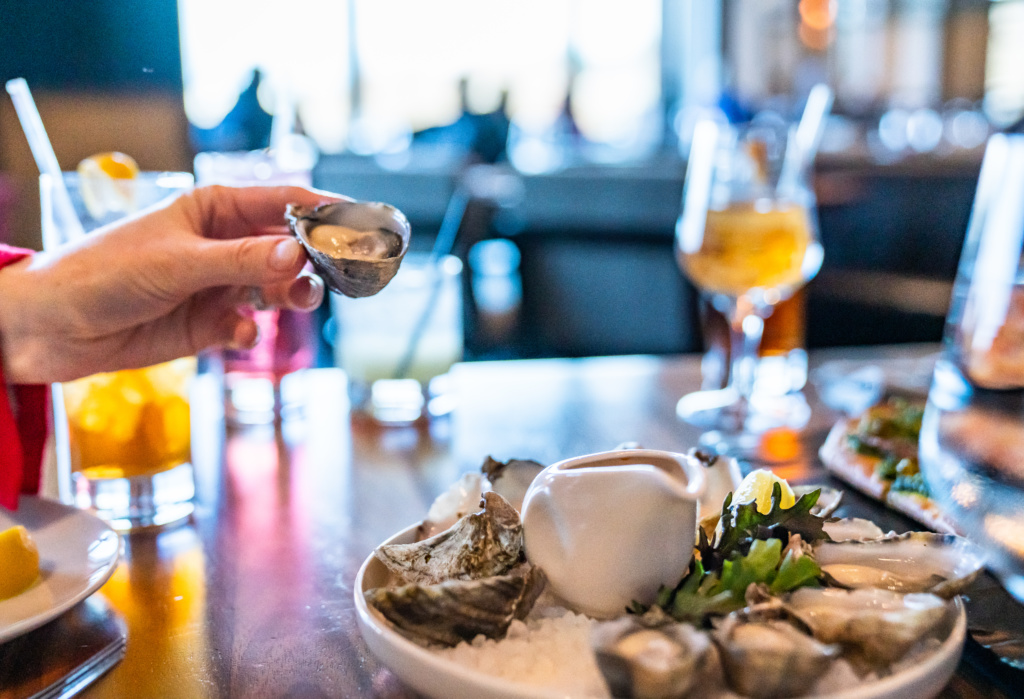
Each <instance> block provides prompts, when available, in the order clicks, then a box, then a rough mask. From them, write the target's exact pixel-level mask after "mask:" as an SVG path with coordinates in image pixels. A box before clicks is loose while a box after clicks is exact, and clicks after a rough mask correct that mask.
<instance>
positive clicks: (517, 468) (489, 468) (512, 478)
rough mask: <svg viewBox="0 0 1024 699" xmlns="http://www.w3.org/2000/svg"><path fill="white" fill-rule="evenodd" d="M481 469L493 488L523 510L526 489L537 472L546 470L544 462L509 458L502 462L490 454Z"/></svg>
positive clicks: (515, 506)
mask: <svg viewBox="0 0 1024 699" xmlns="http://www.w3.org/2000/svg"><path fill="white" fill-rule="evenodd" d="M480 470H481V471H482V472H483V474H484V475H485V476H486V477H487V481H488V482H489V483H490V485H491V490H493V491H494V492H495V493H498V494H499V495H501V496H502V497H503V498H505V499H506V500H508V502H509V504H510V505H512V507H514V508H516V510H518V511H520V512H522V511H523V499H524V498H525V497H526V491H527V490H529V488H530V484H531V483H533V479H534V478H536V477H537V474H538V473H540V472H541V471H543V470H544V464H540V463H537V462H536V461H533V460H531V459H509V460H508V461H504V462H502V461H498V460H496V459H493V458H491V457H490V456H488V457H487V459H486V460H484V463H483V465H482V466H481V467H480Z"/></svg>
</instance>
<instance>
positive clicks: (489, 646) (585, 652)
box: [355, 450, 984, 699]
mask: <svg viewBox="0 0 1024 699" xmlns="http://www.w3.org/2000/svg"><path fill="white" fill-rule="evenodd" d="M644 454H650V458H649V459H645V457H644ZM622 459H623V454H622V453H621V452H607V453H603V454H597V455H588V456H587V457H578V458H577V459H573V460H569V461H570V462H571V463H572V467H571V468H570V467H566V464H565V463H564V462H560V463H559V464H552V465H550V466H545V465H543V464H539V463H537V462H534V461H530V460H519V459H512V460H509V461H507V462H501V461H497V460H495V459H492V458H490V457H488V458H487V459H486V460H485V462H484V463H483V465H482V467H481V469H480V471H479V472H475V473H468V474H466V475H464V476H463V477H462V478H461V479H460V480H459V481H458V482H456V483H455V484H453V485H452V486H451V488H450V489H449V490H448V491H446V492H445V493H443V494H442V495H441V496H440V497H438V499H437V500H436V501H435V502H434V504H433V505H432V506H431V507H430V509H429V511H428V512H427V514H426V516H425V517H424V519H423V520H422V521H421V522H419V523H418V524H416V525H414V526H412V527H409V528H408V529H406V530H404V531H401V532H398V533H397V534H396V535H394V536H393V537H391V538H390V539H388V540H387V541H385V542H384V543H382V544H381V545H380V546H378V547H377V549H376V550H375V551H374V552H373V553H372V554H371V555H370V556H369V557H368V558H367V559H366V561H365V562H364V564H363V566H362V568H361V569H360V571H359V574H358V576H357V579H356V586H355V604H356V609H357V614H358V623H359V627H360V630H361V632H362V634H363V637H364V639H365V640H366V643H367V645H368V647H369V648H370V651H371V652H372V653H373V654H374V655H375V656H376V657H377V658H378V659H380V660H381V662H383V663H384V664H385V665H387V666H388V667H389V668H390V669H391V670H392V671H393V672H395V674H396V675H398V677H400V678H401V679H402V680H403V681H404V682H406V683H407V684H408V685H409V686H411V687H413V688H414V689H415V690H417V691H419V692H422V693H423V694H425V695H427V696H430V697H438V698H440V697H446V698H457V697H467V698H468V697H480V696H488V697H508V698H516V699H525V698H526V697H551V698H552V699H554V698H555V697H559V698H562V697H649V698H656V699H676V698H682V697H689V698H699V699H705V698H707V699H712V698H714V699H732V698H734V697H735V698H739V697H754V698H755V699H774V698H783V697H802V696H813V697H828V698H829V699H868V698H872V699H879V698H881V697H886V698H890V697H891V698H895V697H900V698H901V699H908V698H909V699H914V698H920V699H925V698H928V697H933V696H936V695H937V694H938V693H939V692H941V691H942V689H943V687H945V685H946V684H947V683H948V682H949V679H950V678H951V676H952V674H953V673H954V672H955V670H956V666H957V662H958V661H959V658H960V654H961V652H962V650H963V644H964V639H965V637H966V614H965V611H964V605H963V603H962V602H961V601H960V599H959V598H958V594H959V593H960V592H961V591H962V590H963V589H964V588H965V587H966V586H967V585H968V584H969V583H970V582H972V581H973V580H974V579H975V578H976V577H977V576H978V575H979V573H980V572H981V570H982V569H983V567H984V557H983V555H982V552H981V551H980V550H979V549H978V547H976V546H975V545H974V544H972V543H971V542H970V541H968V540H967V539H964V538H962V537H958V536H953V535H946V534H935V533H931V532H910V533H906V534H896V533H894V532H888V533H887V532H883V531H882V530H881V529H880V528H879V527H878V526H877V525H875V524H874V523H873V522H871V521H868V520H863V519H840V518H837V517H835V516H834V515H835V512H836V509H837V507H838V506H839V504H840V502H841V500H842V493H841V491H838V490H835V489H832V488H829V487H827V486H822V487H816V486H801V487H791V486H790V485H789V484H788V483H787V482H786V481H785V480H783V479H781V478H779V477H778V476H776V475H775V474H773V473H771V472H770V471H767V470H756V471H752V472H751V473H749V474H747V476H746V477H742V478H741V477H740V472H739V469H738V467H737V465H736V463H735V462H734V461H732V460H730V459H727V458H724V457H713V456H709V455H706V454H704V453H702V452H699V451H691V452H689V453H687V454H674V455H666V452H647V451H644V450H641V451H639V452H636V453H635V454H634V455H633V456H632V457H630V458H628V459H626V460H625V461H623V460H622ZM617 460H618V461H617ZM645 460H650V461H651V462H652V463H650V464H646V463H644V462H645ZM620 462H621V463H620ZM675 462H678V463H679V464H680V468H679V470H678V473H675V472H674V471H673V472H672V473H671V476H672V478H675V479H682V486H679V487H678V488H677V490H678V491H679V493H680V494H679V495H678V497H680V498H693V499H695V500H696V501H697V502H696V507H687V506H681V507H676V508H674V509H673V508H670V507H661V508H659V509H657V510H655V511H657V512H664V513H665V516H666V517H667V518H676V519H679V520H680V521H676V522H673V521H666V522H665V523H664V530H665V531H681V532H685V536H684V538H687V539H688V538H689V534H690V533H693V536H692V540H680V541H678V543H677V544H676V543H674V542H672V541H671V540H666V539H665V538H664V537H663V538H661V539H658V540H657V542H656V543H652V544H651V545H647V546H644V545H638V544H637V540H636V539H635V538H634V537H632V534H634V533H635V532H632V531H630V529H631V526H632V525H631V522H635V521H637V517H636V515H635V512H636V511H637V510H636V508H635V503H629V502H626V501H625V500H620V503H621V505H622V506H621V507H620V506H619V503H617V502H616V500H615V497H614V493H615V492H619V493H620V498H625V499H628V494H627V493H623V492H622V490H621V489H622V476H621V473H619V471H621V470H622V469H627V470H628V469H633V471H634V472H635V476H631V477H635V478H636V479H637V480H638V481H639V480H642V479H644V478H650V479H654V480H650V481H649V482H648V483H647V484H646V485H644V486H642V487H638V489H637V490H636V492H637V493H650V495H649V497H657V498H662V499H664V498H665V497H666V496H665V494H664V493H658V491H657V479H659V478H660V479H661V480H664V478H665V476H664V474H663V473H662V474H659V473H657V471H658V470H659V469H660V470H661V471H662V472H665V471H666V469H667V468H668V469H669V470H670V471H671V469H674V468H675V466H674V465H673V463H675ZM608 464H613V465H614V468H612V469H608V468H592V467H593V466H604V467H607V466H608ZM666 464H668V466H666ZM579 466H583V467H579ZM620 466H621V468H620ZM696 470H699V472H700V473H695V471H696ZM610 471H615V474H616V475H615V476H614V477H610ZM553 473H558V474H563V476H564V478H566V479H570V478H571V479H576V480H575V481H570V480H566V481H564V484H563V485H560V487H564V488H566V489H567V492H568V491H572V490H574V489H576V490H579V491H580V492H587V493H588V498H587V502H590V503H592V506H590V507H580V506H579V503H578V502H576V501H572V500H571V499H569V498H557V497H556V498H551V497H548V495H546V494H545V492H543V491H544V489H545V488H548V487H550V484H551V482H552V480H553V479H552V477H551V476H552V474H553ZM566 474H567V475H566ZM602 479H604V480H603V481H602ZM688 480H689V481H692V482H691V483H689V486H691V487H689V488H687V481H688ZM605 482H607V483H608V484H609V488H610V489H609V490H608V491H607V492H603V491H602V488H603V487H604V485H603V483H605ZM560 483H561V481H560ZM698 485H699V487H696V486H698ZM677 486H678V484H676V485H672V486H671V487H677ZM631 487H632V486H631ZM683 493H686V494H683ZM637 497H648V496H647V495H642V496H637ZM563 502H564V503H572V502H575V504H571V505H564V506H561V508H562V509H561V511H559V510H558V508H559V507H560V505H559V503H563ZM538 503H540V504H538ZM541 507H542V508H543V511H544V516H538V515H537V510H538V508H541ZM688 518H689V519H688ZM682 520H687V521H682ZM686 525H690V527H689V528H687V527H686ZM644 526H650V522H649V521H645V523H644ZM595 531H598V532H604V536H603V537H598V538H596V539H595V537H594V532H595ZM537 542H541V543H539V544H538V543H537ZM551 542H557V546H559V547H560V548H559V549H558V555H556V556H552V555H551V551H550V550H547V549H550V546H552V545H554V544H552V543H551ZM623 542H628V543H626V544H624V543H623ZM545 547H547V549H546V548H545ZM676 547H678V548H677V550H668V549H675V548H676ZM595 549H597V551H596V552H595ZM652 552H653V553H652ZM680 552H682V555H680ZM531 553H533V554H534V555H533V557H532V558H531ZM657 559H661V562H660V563H657V565H661V566H662V567H661V568H658V567H655V565H656V560H657ZM540 561H543V562H544V565H540V564H539V562H540ZM601 561H608V571H611V572H610V573H608V574H609V575H612V576H622V575H623V571H624V570H626V571H628V570H630V566H634V567H636V568H638V569H641V570H656V571H659V572H658V573H657V574H658V575H661V576H662V578H666V577H667V579H658V578H657V577H651V576H650V575H631V576H630V579H631V580H632V581H634V583H632V584H631V586H621V585H619V586H614V585H607V587H609V588H614V589H615V590H617V592H615V594H617V595H619V597H618V598H615V600H614V603H613V604H611V605H610V606H605V605H603V604H602V605H601V606H592V605H591V606H587V605H581V604H580V603H579V602H578V600H580V599H586V598H581V597H580V596H578V595H576V594H574V590H573V587H574V586H578V585H582V586H586V585H595V584H597V583H596V582H595V581H600V580H601V579H602V575H604V574H605V571H602V570H601V569H600V564H601ZM664 561H674V562H673V563H672V564H671V565H672V566H674V567H672V568H671V569H668V568H665V567H664V565H665V563H664ZM545 566H546V567H547V568H548V570H545ZM582 570H586V571H587V573H586V575H585V576H584V575H576V576H575V577H574V575H573V571H582ZM606 580H607V578H606ZM636 581H639V582H636ZM603 600H604V598H602V601H603ZM619 604H621V606H616V605H619Z"/></svg>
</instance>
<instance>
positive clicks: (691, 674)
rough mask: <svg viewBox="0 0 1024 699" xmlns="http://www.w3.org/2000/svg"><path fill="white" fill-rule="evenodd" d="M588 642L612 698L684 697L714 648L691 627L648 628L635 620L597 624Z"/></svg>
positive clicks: (704, 635)
mask: <svg viewBox="0 0 1024 699" xmlns="http://www.w3.org/2000/svg"><path fill="white" fill-rule="evenodd" d="M590 642H591V647H592V648H593V649H594V655H595V656H596V657H597V665H598V667H599V668H600V670H601V674H602V675H604V679H605V681H606V682H607V683H608V688H609V689H610V690H611V692H612V696H615V697H636V698H637V699H641V698H642V699H675V698H676V697H683V696H685V695H686V693H687V692H689V691H690V688H691V687H692V686H693V684H694V682H695V680H697V679H698V677H699V676H700V674H701V673H700V669H701V666H702V665H703V664H704V661H705V659H706V657H707V654H708V651H709V650H710V649H711V641H710V640H709V639H708V636H707V634H706V633H704V632H702V631H698V630H697V629H696V628H694V627H693V626H691V625H690V624H680V623H666V624H658V625H655V626H648V625H645V624H644V623H642V621H641V620H639V619H637V617H635V616H627V617H622V618H621V619H616V620H615V621H606V622H600V623H597V624H595V625H594V627H593V630H592V631H591V634H590Z"/></svg>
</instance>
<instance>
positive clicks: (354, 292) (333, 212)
mask: <svg viewBox="0 0 1024 699" xmlns="http://www.w3.org/2000/svg"><path fill="white" fill-rule="evenodd" d="M285 218H286V219H288V224H289V225H290V226H291V229H292V232H293V233H294V234H295V237H297V238H298V239H299V242H301V243H302V245H303V247H305V248H306V252H307V253H308V254H309V258H310V260H311V261H312V263H313V266H314V267H315V268H316V271H317V273H318V274H320V276H321V277H323V280H324V283H326V284H327V286H328V287H330V289H331V290H332V291H336V292H338V293H340V294H345V295H346V296H351V297H353V298H360V297H362V296H372V295H374V294H376V293H377V292H378V291H380V290H381V289H383V288H384V287H385V286H386V285H387V283H388V282H389V281H391V279H392V278H393V277H394V276H395V274H397V273H398V267H399V265H401V264H402V258H403V257H405V253H406V251H407V250H408V249H409V237H410V235H411V229H410V227H409V221H408V220H407V219H406V218H405V214H403V213H402V212H401V211H399V210H398V209H396V208H395V207H393V206H391V205H390V204H381V203H378V202H358V201H351V200H346V201H339V202H335V203H332V204H324V205H323V206H318V207H316V208H310V207H306V206H298V205H296V204H290V205H289V206H288V209H287V211H286V213H285Z"/></svg>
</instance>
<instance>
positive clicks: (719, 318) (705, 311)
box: [700, 289, 807, 389]
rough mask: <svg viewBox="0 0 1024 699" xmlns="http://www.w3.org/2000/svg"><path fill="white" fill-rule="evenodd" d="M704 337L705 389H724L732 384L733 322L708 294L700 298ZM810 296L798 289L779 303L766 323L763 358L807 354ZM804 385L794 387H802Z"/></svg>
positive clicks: (763, 338)
mask: <svg viewBox="0 0 1024 699" xmlns="http://www.w3.org/2000/svg"><path fill="white" fill-rule="evenodd" d="M700 319H701V334H702V336H703V338H704V348H705V356H706V357H707V361H706V362H705V364H704V366H705V372H704V373H705V375H704V377H703V381H702V384H701V385H702V387H703V388H705V389H715V388H724V387H725V386H726V384H728V382H729V374H728V367H729V362H730V359H731V356H730V351H729V323H728V321H727V320H726V318H725V316H724V315H722V313H721V312H720V311H719V310H718V309H716V308H715V307H714V306H713V305H711V302H710V301H709V300H708V298H707V297H706V296H704V295H702V296H701V299H700ZM806 319H807V295H806V290H805V289H798V290H797V291H796V292H795V293H794V294H793V295H792V296H790V297H789V298H788V299H786V300H785V301H782V302H781V303H779V304H777V305H776V306H775V308H774V309H773V310H772V314H771V315H770V316H768V317H767V318H766V319H765V321H764V334H763V335H762V336H761V346H760V347H759V348H758V356H759V357H785V356H787V355H791V354H792V353H794V352H803V351H804V349H805V346H806V340H807V338H806V323H807V320H806ZM800 387H801V386H794V388H800Z"/></svg>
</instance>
